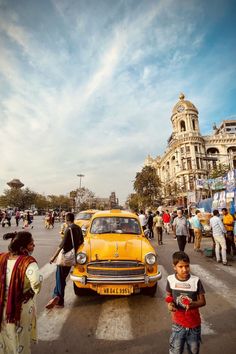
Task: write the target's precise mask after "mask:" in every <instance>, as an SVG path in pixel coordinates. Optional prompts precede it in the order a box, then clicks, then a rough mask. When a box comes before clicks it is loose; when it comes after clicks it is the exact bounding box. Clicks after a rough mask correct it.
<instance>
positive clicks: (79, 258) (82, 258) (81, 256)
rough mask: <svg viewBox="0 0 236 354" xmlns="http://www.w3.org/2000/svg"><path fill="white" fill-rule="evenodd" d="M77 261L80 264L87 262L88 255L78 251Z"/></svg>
mask: <svg viewBox="0 0 236 354" xmlns="http://www.w3.org/2000/svg"><path fill="white" fill-rule="evenodd" d="M76 261H77V263H78V264H85V263H86V261H87V256H86V254H85V253H82V252H80V253H78V254H77V256H76Z"/></svg>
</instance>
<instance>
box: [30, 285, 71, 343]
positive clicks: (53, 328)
mask: <svg viewBox="0 0 236 354" xmlns="http://www.w3.org/2000/svg"><path fill="white" fill-rule="evenodd" d="M74 301H75V294H74V290H73V287H72V283H71V281H68V282H67V286H66V292H65V303H66V307H64V308H62V309H57V308H54V309H52V310H44V311H43V312H42V314H41V315H40V316H39V318H38V322H37V325H38V339H39V340H43V341H52V340H56V339H58V338H59V337H60V333H61V330H62V328H63V325H64V323H65V322H66V320H67V318H68V316H69V314H70V312H71V310H72V308H73V302H74Z"/></svg>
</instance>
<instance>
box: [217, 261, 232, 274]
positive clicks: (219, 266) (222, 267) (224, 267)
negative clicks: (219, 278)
mask: <svg viewBox="0 0 236 354" xmlns="http://www.w3.org/2000/svg"><path fill="white" fill-rule="evenodd" d="M229 263H230V262H229ZM216 270H218V271H219V270H223V272H227V273H229V274H230V275H233V277H236V271H235V268H234V267H227V266H224V265H223V264H221V265H218V264H217V266H216Z"/></svg>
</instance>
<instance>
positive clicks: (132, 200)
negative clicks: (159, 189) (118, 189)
mask: <svg viewBox="0 0 236 354" xmlns="http://www.w3.org/2000/svg"><path fill="white" fill-rule="evenodd" d="M126 204H128V206H129V208H130V209H131V210H132V211H138V210H139V197H138V194H136V193H131V194H130V195H129V196H128V198H127V201H126Z"/></svg>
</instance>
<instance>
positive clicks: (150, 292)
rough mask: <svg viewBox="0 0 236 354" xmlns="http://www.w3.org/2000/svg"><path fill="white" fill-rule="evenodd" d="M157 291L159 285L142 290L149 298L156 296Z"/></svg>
mask: <svg viewBox="0 0 236 354" xmlns="http://www.w3.org/2000/svg"><path fill="white" fill-rule="evenodd" d="M156 291H157V283H156V284H155V285H154V286H150V287H147V288H143V289H142V293H143V294H144V295H148V296H151V297H154V296H155V294H156Z"/></svg>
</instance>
